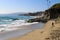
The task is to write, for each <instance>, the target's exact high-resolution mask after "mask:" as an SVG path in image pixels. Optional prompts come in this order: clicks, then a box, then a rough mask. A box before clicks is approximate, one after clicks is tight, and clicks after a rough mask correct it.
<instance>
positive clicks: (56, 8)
mask: <svg viewBox="0 0 60 40" xmlns="http://www.w3.org/2000/svg"><path fill="white" fill-rule="evenodd" d="M36 14H37V13H36ZM40 16H41V15H40ZM40 16H39V18H38V17H37V18H34V19H29V20H28V22H43V23H46V22H47V21H49V20H51V19H56V18H58V17H60V3H57V4H54V5H53V6H52V7H51V8H49V9H47V10H45V12H44V13H43V16H42V17H40Z"/></svg>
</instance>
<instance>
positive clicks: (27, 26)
mask: <svg viewBox="0 0 60 40" xmlns="http://www.w3.org/2000/svg"><path fill="white" fill-rule="evenodd" d="M33 18H34V16H12V15H11V16H10V15H8V16H0V31H1V32H0V40H6V39H8V38H13V37H18V36H23V35H25V34H27V33H28V32H31V31H33V30H35V29H40V28H43V25H44V24H43V23H38V22H33V23H27V22H26V20H28V19H33ZM15 19H19V20H15ZM18 28H20V29H19V30H16V29H18ZM2 30H3V32H2Z"/></svg>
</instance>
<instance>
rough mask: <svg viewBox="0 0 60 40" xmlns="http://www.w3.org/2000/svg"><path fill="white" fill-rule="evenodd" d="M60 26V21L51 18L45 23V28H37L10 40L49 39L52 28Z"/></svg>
mask: <svg viewBox="0 0 60 40" xmlns="http://www.w3.org/2000/svg"><path fill="white" fill-rule="evenodd" d="M52 22H54V27H53V26H52ZM59 28H60V23H55V21H53V20H50V21H48V22H47V23H46V24H45V25H44V28H43V29H37V30H34V31H32V32H29V33H27V34H26V35H23V36H21V37H15V38H10V39H8V40H47V39H49V36H50V33H51V32H52V30H58V29H59Z"/></svg>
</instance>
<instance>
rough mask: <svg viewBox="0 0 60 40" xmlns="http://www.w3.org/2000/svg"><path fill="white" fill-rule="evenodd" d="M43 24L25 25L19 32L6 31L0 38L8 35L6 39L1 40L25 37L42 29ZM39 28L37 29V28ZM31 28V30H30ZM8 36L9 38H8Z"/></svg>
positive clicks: (0, 34)
mask: <svg viewBox="0 0 60 40" xmlns="http://www.w3.org/2000/svg"><path fill="white" fill-rule="evenodd" d="M41 24H42V23H36V24H32V25H26V26H25V25H23V26H22V27H19V29H17V30H13V31H5V32H2V33H0V37H1V36H3V35H6V37H2V38H0V39H1V40H2V39H4V38H6V39H8V38H11V37H12V38H13V37H18V36H24V35H27V34H28V33H30V32H33V31H35V30H37V29H38V28H39V29H40V28H42V25H43V24H42V25H41ZM36 26H37V28H35V27H36ZM20 28H22V29H20ZM29 28H30V29H29ZM7 36H8V38H7Z"/></svg>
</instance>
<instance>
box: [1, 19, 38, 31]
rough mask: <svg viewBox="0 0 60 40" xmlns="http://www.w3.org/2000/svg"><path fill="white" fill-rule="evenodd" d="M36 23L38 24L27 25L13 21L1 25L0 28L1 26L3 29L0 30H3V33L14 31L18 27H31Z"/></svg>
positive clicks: (24, 22)
mask: <svg viewBox="0 0 60 40" xmlns="http://www.w3.org/2000/svg"><path fill="white" fill-rule="evenodd" d="M36 23H38V22H33V23H27V22H26V21H25V20H15V21H12V23H11V24H2V25H0V27H1V26H3V28H0V29H1V30H4V31H12V30H16V29H17V28H18V27H20V26H23V25H32V24H36ZM1 30H0V31H1Z"/></svg>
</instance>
